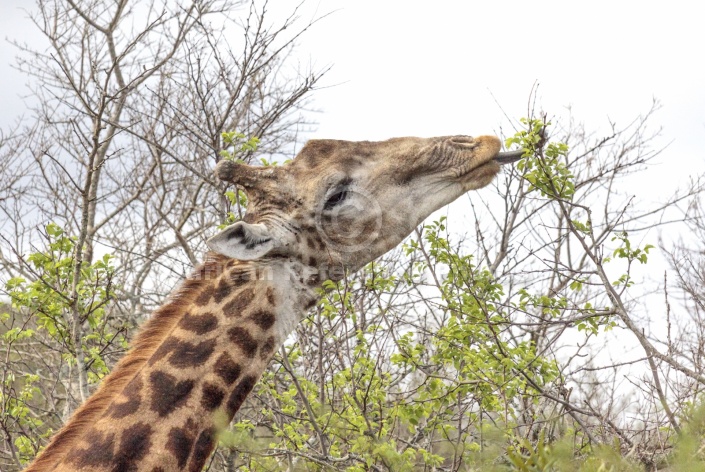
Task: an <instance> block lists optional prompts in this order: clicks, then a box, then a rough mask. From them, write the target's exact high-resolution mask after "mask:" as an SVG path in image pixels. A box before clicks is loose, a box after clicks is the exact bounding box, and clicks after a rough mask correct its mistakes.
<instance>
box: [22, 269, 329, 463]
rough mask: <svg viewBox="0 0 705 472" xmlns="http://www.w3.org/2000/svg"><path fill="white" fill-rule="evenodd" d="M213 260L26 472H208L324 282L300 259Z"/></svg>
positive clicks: (156, 317)
mask: <svg viewBox="0 0 705 472" xmlns="http://www.w3.org/2000/svg"><path fill="white" fill-rule="evenodd" d="M214 261H215V263H213V261H211V263H208V262H207V263H206V264H204V266H202V267H201V269H200V270H199V271H197V273H196V275H195V277H193V278H191V279H190V280H187V281H186V282H185V284H184V288H182V289H181V290H180V291H179V292H177V295H176V296H175V297H174V298H173V300H172V301H171V302H170V303H168V304H167V305H165V306H164V307H162V308H160V310H158V311H157V312H156V313H155V315H154V317H153V319H152V320H150V322H148V323H147V324H146V326H145V328H144V329H143V333H142V334H141V335H140V336H138V338H137V341H136V343H135V347H133V349H132V350H131V351H130V353H128V355H127V356H126V357H125V358H124V359H123V360H122V361H121V362H120V363H119V364H118V366H117V367H116V369H115V370H114V371H113V373H111V375H110V376H109V377H108V378H106V380H105V381H104V383H103V385H101V387H100V388H99V390H98V392H96V394H95V395H94V396H93V397H92V398H90V399H89V400H88V401H87V402H86V404H85V405H83V406H82V407H81V408H80V409H79V410H78V411H77V412H76V413H75V415H74V417H73V418H72V419H71V420H70V421H69V422H68V423H67V425H66V426H65V427H64V429H62V431H61V432H60V433H59V434H57V435H56V436H55V438H54V439H53V440H52V443H50V445H49V446H48V447H47V449H46V450H45V451H44V453H43V454H42V455H41V456H40V457H39V458H38V459H37V460H36V461H35V463H34V464H33V465H32V466H30V468H29V469H27V471H26V472H30V471H39V470H56V471H69V470H71V471H75V470H90V471H113V470H130V471H133V470H134V471H143V470H144V471H154V472H156V471H158V470H163V471H166V470H169V471H181V470H189V471H191V470H195V471H200V470H201V468H202V467H203V464H204V463H205V461H206V460H207V458H208V457H209V455H210V454H211V452H212V450H213V448H214V447H215V444H216V437H217V433H218V431H219V430H220V429H222V428H224V427H225V426H227V424H228V423H229V422H230V420H231V419H232V417H233V416H234V414H235V413H236V412H237V410H238V409H239V408H240V406H241V405H242V403H243V401H244V400H245V398H246V397H247V395H248V394H249V393H250V391H251V390H252V388H253V387H254V385H255V383H256V382H257V380H258V379H259V377H260V375H261V374H262V372H263V371H264V370H265V369H266V367H267V365H268V364H269V361H270V360H271V357H272V356H273V354H274V352H275V350H276V349H277V348H278V347H279V346H280V345H281V344H282V343H283V342H284V340H285V339H286V337H287V336H288V334H289V333H290V332H291V331H292V330H293V329H294V327H295V326H296V324H297V323H298V322H299V321H300V320H301V318H302V317H303V315H304V314H305V312H306V309H307V308H309V307H310V306H311V305H312V304H313V303H315V301H316V300H317V298H318V297H317V295H316V294H315V291H314V287H315V286H318V285H319V284H318V279H319V278H318V276H317V274H315V273H314V272H313V269H311V268H308V267H306V266H303V265H302V264H300V263H298V262H292V261H283V260H278V259H274V260H271V261H266V262H263V261H260V262H257V263H253V262H240V261H234V260H227V259H223V258H218V257H216V258H215V259H214ZM189 285H190V286H189ZM155 324H158V325H160V326H158V328H159V329H157V327H155ZM150 330H151V331H159V335H158V336H157V335H156V334H155V333H151V334H152V336H151V337H149V336H147V335H148V334H150ZM145 332H146V333H147V334H145ZM146 338H149V339H146Z"/></svg>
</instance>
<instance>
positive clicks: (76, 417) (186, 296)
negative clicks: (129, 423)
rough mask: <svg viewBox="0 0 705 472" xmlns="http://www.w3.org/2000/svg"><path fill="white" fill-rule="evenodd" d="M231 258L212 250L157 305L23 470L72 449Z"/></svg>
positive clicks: (34, 470) (35, 470)
mask: <svg viewBox="0 0 705 472" xmlns="http://www.w3.org/2000/svg"><path fill="white" fill-rule="evenodd" d="M228 260H229V259H228V258H227V257H225V256H221V255H219V254H216V253H211V252H209V253H208V254H207V255H206V259H205V261H204V262H203V264H201V265H200V266H199V267H197V268H196V270H195V271H194V272H193V273H192V274H191V275H190V276H189V277H187V278H186V280H184V281H183V282H182V283H181V285H180V286H179V287H178V288H176V289H175V290H174V291H173V292H172V293H171V294H170V295H169V297H168V298H167V301H166V303H164V305H162V306H160V307H159V308H157V309H156V310H155V311H154V312H153V313H152V316H151V318H150V319H149V320H148V321H147V322H146V323H145V324H144V325H143V326H142V328H141V329H140V330H139V333H138V335H137V337H136V338H135V339H134V341H133V342H132V345H131V346H130V350H129V351H128V352H127V354H126V355H125V356H124V357H123V358H122V359H121V360H120V361H119V362H118V363H117V365H116V366H115V368H114V369H113V370H112V372H111V373H110V374H109V375H107V376H106V377H105V378H104V379H103V381H102V382H101V383H100V386H99V387H98V390H96V392H95V393H94V394H93V395H91V396H90V397H89V398H88V400H86V401H85V402H84V404H83V405H82V406H81V407H79V408H78V409H77V410H76V411H75V412H74V413H73V414H72V415H71V418H70V419H69V421H68V422H67V423H66V424H65V425H64V426H63V427H62V428H61V429H60V430H59V432H58V433H56V434H55V435H54V437H53V438H52V440H51V441H50V442H49V444H48V445H47V447H46V448H44V450H43V451H42V452H40V454H39V456H37V458H36V459H35V460H34V461H33V462H32V464H31V465H30V466H29V467H28V468H27V469H25V471H24V472H39V471H44V470H49V469H47V467H53V466H54V465H55V464H56V463H57V462H58V461H60V460H61V459H62V458H63V457H64V455H65V454H66V453H67V452H69V450H71V447H72V446H73V445H74V441H75V440H76V439H78V438H80V437H81V436H82V435H83V434H84V433H85V432H86V430H87V429H88V428H90V426H91V425H93V424H94V423H95V422H96V421H97V419H98V418H99V417H100V415H101V414H102V413H103V412H104V411H105V410H106V408H108V406H110V404H111V403H112V401H113V400H114V398H115V394H117V393H119V392H121V391H122V390H123V389H124V388H125V386H127V384H128V383H129V382H130V380H132V378H133V377H134V376H135V374H136V373H137V372H138V371H139V370H140V369H141V368H142V367H143V366H144V364H145V363H146V362H147V361H148V360H149V358H150V357H151V356H152V354H154V352H155V351H156V350H157V348H159V346H160V344H161V343H162V341H164V339H165V338H166V337H167V336H168V335H169V333H170V332H171V331H172V329H173V328H174V327H175V326H176V324H177V323H178V321H179V319H181V316H182V315H183V313H184V311H185V307H187V306H188V305H189V304H190V303H191V302H192V301H193V300H194V298H195V297H196V296H197V294H198V293H199V291H200V290H201V289H202V288H203V287H204V286H207V285H208V284H209V283H210V279H212V278H213V276H215V275H217V274H220V273H221V272H222V270H223V267H224V266H225V263H226V262H227V261H228Z"/></svg>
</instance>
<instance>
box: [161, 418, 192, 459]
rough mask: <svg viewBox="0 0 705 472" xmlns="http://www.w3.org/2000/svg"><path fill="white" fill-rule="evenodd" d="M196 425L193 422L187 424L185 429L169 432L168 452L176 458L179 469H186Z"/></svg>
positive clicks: (173, 429) (174, 429)
mask: <svg viewBox="0 0 705 472" xmlns="http://www.w3.org/2000/svg"><path fill="white" fill-rule="evenodd" d="M194 427H195V425H193V422H192V421H191V420H189V421H187V422H186V426H184V427H183V428H171V430H170V431H169V440H168V441H167V443H166V450H167V451H169V452H171V453H172V454H173V455H174V457H175V458H176V463H177V465H178V466H179V469H183V468H184V467H186V462H187V461H188V457H189V455H191V448H192V447H193V441H194V439H196V438H195V435H194V433H193V431H191V430H192V429H193V428H194Z"/></svg>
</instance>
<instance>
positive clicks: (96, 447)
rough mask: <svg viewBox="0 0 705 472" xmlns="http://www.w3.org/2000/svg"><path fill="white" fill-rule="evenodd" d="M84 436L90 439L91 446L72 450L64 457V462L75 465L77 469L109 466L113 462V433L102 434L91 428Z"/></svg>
mask: <svg viewBox="0 0 705 472" xmlns="http://www.w3.org/2000/svg"><path fill="white" fill-rule="evenodd" d="M86 436H87V437H90V438H91V445H90V446H89V447H88V448H82V449H79V448H76V449H72V450H71V451H70V452H69V453H68V455H67V456H66V462H68V463H72V464H75V465H76V466H77V467H100V466H105V465H110V463H111V462H112V461H113V449H114V447H115V433H107V434H103V433H101V432H99V431H97V430H96V429H95V428H91V429H90V430H88V431H87V433H86Z"/></svg>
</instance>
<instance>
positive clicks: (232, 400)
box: [227, 375, 257, 417]
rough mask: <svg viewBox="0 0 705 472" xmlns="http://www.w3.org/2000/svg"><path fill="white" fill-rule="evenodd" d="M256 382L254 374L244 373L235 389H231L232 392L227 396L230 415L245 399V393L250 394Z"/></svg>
mask: <svg viewBox="0 0 705 472" xmlns="http://www.w3.org/2000/svg"><path fill="white" fill-rule="evenodd" d="M256 382H257V378H256V377H255V376H254V375H246V376H245V377H243V378H242V380H241V381H240V383H238V384H237V386H236V387H235V390H233V393H231V394H230V397H228V405H227V408H228V413H229V414H230V416H231V417H232V415H234V414H235V412H236V411H237V410H239V409H240V407H241V406H242V403H243V402H244V401H245V398H247V395H249V394H250V392H251V391H252V388H253V387H254V386H255V383H256Z"/></svg>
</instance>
